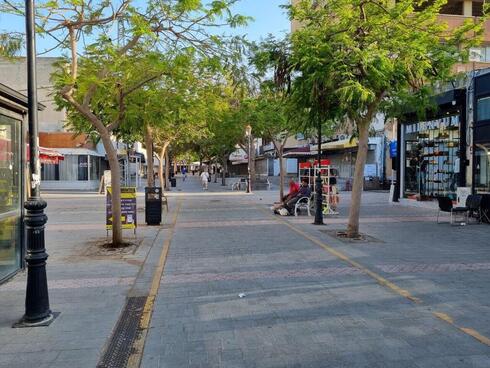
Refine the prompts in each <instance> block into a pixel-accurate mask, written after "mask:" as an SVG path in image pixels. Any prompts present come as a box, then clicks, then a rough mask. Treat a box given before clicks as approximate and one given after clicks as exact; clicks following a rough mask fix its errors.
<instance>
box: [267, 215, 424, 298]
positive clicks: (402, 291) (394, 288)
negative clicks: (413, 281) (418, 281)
mask: <svg viewBox="0 0 490 368" xmlns="http://www.w3.org/2000/svg"><path fill="white" fill-rule="evenodd" d="M276 220H277V221H279V222H281V223H283V224H284V225H286V226H287V227H289V228H290V229H291V230H293V231H294V232H296V233H298V234H300V235H301V236H303V237H304V238H306V239H308V240H309V241H311V242H312V243H314V244H316V245H318V246H319V247H321V248H323V249H325V250H326V251H327V252H329V253H330V254H332V255H334V256H335V257H337V258H339V259H341V260H342V261H344V262H346V263H348V264H349V265H351V266H352V267H354V268H357V269H358V270H360V271H361V272H363V273H364V274H366V275H368V276H369V277H371V278H373V279H374V280H376V282H377V283H378V284H380V285H382V286H384V287H386V288H388V289H390V290H392V291H393V292H395V293H397V294H398V295H401V296H403V297H404V298H407V299H408V300H410V301H412V302H414V303H417V304H420V303H422V300H421V299H419V298H417V297H415V296H413V295H412V294H411V293H410V292H409V291H407V290H405V289H402V288H401V287H399V286H397V285H395V284H394V283H392V282H391V281H388V280H387V279H385V278H384V277H383V276H381V275H378V274H377V273H376V272H373V271H371V270H370V269H368V268H367V267H365V266H363V265H361V264H360V263H358V262H356V261H354V260H352V259H350V258H349V257H348V256H347V255H345V254H344V253H342V252H340V251H338V250H336V249H334V248H332V247H331V246H329V245H327V244H325V243H324V242H322V241H320V240H318V239H317V238H315V237H313V236H311V235H310V234H307V233H305V232H304V231H303V230H300V229H298V228H297V227H296V226H294V225H292V224H291V223H289V222H288V221H285V220H283V219H280V218H276Z"/></svg>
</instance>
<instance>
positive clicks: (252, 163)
mask: <svg viewBox="0 0 490 368" xmlns="http://www.w3.org/2000/svg"><path fill="white" fill-rule="evenodd" d="M250 140H251V142H250V190H251V191H252V192H253V191H254V188H255V144H254V139H253V137H250Z"/></svg>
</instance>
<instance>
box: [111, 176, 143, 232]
mask: <svg viewBox="0 0 490 368" xmlns="http://www.w3.org/2000/svg"><path fill="white" fill-rule="evenodd" d="M121 223H122V228H123V229H133V230H134V231H136V227H137V219H136V188H135V187H122V188H121ZM106 229H107V230H112V187H110V186H108V187H107V191H106Z"/></svg>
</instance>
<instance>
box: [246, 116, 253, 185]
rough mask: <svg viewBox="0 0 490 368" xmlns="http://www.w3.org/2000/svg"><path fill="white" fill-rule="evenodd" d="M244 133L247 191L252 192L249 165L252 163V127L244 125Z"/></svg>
mask: <svg viewBox="0 0 490 368" xmlns="http://www.w3.org/2000/svg"><path fill="white" fill-rule="evenodd" d="M245 135H246V136H247V139H248V181H247V193H252V176H251V173H250V166H251V165H252V127H251V126H250V124H248V125H247V126H246V127H245Z"/></svg>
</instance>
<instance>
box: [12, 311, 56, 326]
mask: <svg viewBox="0 0 490 368" xmlns="http://www.w3.org/2000/svg"><path fill="white" fill-rule="evenodd" d="M59 315H60V312H51V313H50V314H49V315H48V316H47V317H45V318H43V319H41V320H39V321H34V322H33V321H27V320H26V319H25V316H24V317H22V318H21V319H20V321H18V322H15V323H14V324H13V325H12V328H30V327H47V326H49V325H50V324H51V323H53V322H54V320H55V319H56V318H57V317H58V316H59Z"/></svg>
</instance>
